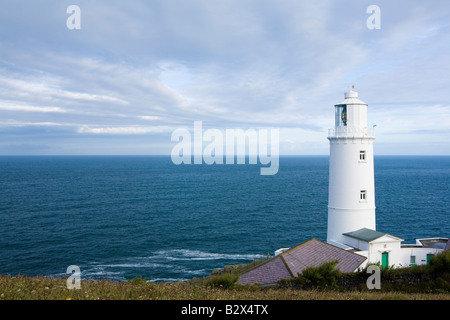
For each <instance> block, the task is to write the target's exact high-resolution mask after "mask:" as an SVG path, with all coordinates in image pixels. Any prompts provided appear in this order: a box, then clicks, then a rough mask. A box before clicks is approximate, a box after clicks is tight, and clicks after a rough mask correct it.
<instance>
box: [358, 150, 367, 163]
mask: <svg viewBox="0 0 450 320" xmlns="http://www.w3.org/2000/svg"><path fill="white" fill-rule="evenodd" d="M359 160H360V161H366V151H365V150H361V151H360V152H359Z"/></svg>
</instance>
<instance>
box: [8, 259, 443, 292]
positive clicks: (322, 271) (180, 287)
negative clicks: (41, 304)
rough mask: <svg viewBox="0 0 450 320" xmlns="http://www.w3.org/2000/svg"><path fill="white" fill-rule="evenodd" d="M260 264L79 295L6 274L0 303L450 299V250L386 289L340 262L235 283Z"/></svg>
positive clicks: (88, 286)
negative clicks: (339, 268) (344, 280)
mask: <svg viewBox="0 0 450 320" xmlns="http://www.w3.org/2000/svg"><path fill="white" fill-rule="evenodd" d="M260 262H261V260H259V261H254V262H252V263H250V264H248V265H238V266H226V267H225V268H224V269H222V270H215V271H213V272H212V273H211V275H209V276H208V277H204V278H194V279H192V280H189V281H184V282H174V283H158V284H157V283H152V282H148V281H146V279H145V278H141V277H139V278H135V279H132V280H129V281H125V282H115V281H110V280H83V279H81V289H79V290H78V289H72V290H69V289H68V288H67V280H66V279H64V278H50V277H25V276H16V277H12V276H9V275H4V276H0V300H67V299H70V300H450V251H446V252H445V253H443V254H441V255H438V256H436V257H434V258H433V259H432V261H431V263H430V265H425V266H415V267H410V268H403V269H388V270H383V272H382V284H381V290H368V289H367V287H366V286H365V280H366V279H367V275H366V274H364V270H363V271H361V273H352V274H341V273H339V272H335V271H334V269H333V268H334V265H335V262H331V263H328V264H326V265H322V266H320V267H317V268H310V269H308V270H307V272H305V276H304V277H302V276H299V277H296V278H293V279H290V280H289V281H285V284H286V283H287V284H288V285H285V286H278V287H273V288H262V287H259V286H258V285H253V286H242V285H237V284H235V281H236V280H237V279H238V278H239V276H240V275H241V274H242V273H244V272H245V271H246V270H248V269H249V268H252V267H253V266H255V265H256V264H258V263H260ZM340 277H355V278H357V279H360V284H359V285H358V286H357V287H355V288H353V289H343V288H342V287H340V286H339V283H340V282H339V280H340ZM311 284H312V285H311Z"/></svg>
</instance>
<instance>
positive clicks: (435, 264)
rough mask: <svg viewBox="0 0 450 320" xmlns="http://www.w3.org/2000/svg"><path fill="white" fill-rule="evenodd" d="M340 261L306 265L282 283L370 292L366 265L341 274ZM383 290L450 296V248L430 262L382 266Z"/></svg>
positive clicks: (285, 284) (319, 288) (294, 286)
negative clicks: (402, 266)
mask: <svg viewBox="0 0 450 320" xmlns="http://www.w3.org/2000/svg"><path fill="white" fill-rule="evenodd" d="M337 263H338V261H332V262H327V263H324V264H322V265H321V266H319V267H315V268H306V269H305V270H304V271H303V273H302V274H301V275H298V276H297V277H294V278H291V279H286V280H282V281H280V282H279V285H280V287H282V288H296V289H301V290H310V289H316V290H322V291H323V290H328V291H329V290H335V291H351V290H358V291H360V292H362V291H369V289H368V288H367V284H366V281H367V278H368V276H369V275H368V273H367V267H368V266H367V267H366V268H365V269H364V270H360V271H359V272H353V273H347V274H342V273H340V272H339V271H338V270H336V269H335V266H336V264H337ZM379 267H380V270H381V276H380V278H381V281H380V282H381V289H380V291H381V292H404V293H443V294H447V295H450V251H449V250H447V251H443V252H441V253H440V254H438V255H436V256H434V257H433V258H432V259H431V261H430V264H429V265H420V266H412V267H408V268H384V269H383V268H381V266H379Z"/></svg>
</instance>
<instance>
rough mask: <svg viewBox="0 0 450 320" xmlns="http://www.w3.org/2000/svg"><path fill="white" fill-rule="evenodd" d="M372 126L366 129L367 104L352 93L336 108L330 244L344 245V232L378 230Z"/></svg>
mask: <svg viewBox="0 0 450 320" xmlns="http://www.w3.org/2000/svg"><path fill="white" fill-rule="evenodd" d="M373 131H374V130H373V127H372V128H368V127H367V104H366V103H364V102H363V101H361V100H359V99H358V93H357V92H355V91H353V90H350V91H349V92H346V93H345V99H344V100H343V101H342V102H341V103H339V104H337V105H335V127H334V129H330V130H329V134H328V140H330V171H329V173H330V177H329V194H328V231H327V242H328V243H330V244H335V245H339V244H342V243H344V236H343V233H347V232H352V231H355V230H359V229H361V228H368V229H372V230H375V228H376V227H375V183H374V165H373V141H374V139H375V136H374V132H373Z"/></svg>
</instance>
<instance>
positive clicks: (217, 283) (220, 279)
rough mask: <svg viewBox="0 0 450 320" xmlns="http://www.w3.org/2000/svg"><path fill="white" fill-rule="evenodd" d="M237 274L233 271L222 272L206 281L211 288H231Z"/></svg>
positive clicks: (237, 277)
mask: <svg viewBox="0 0 450 320" xmlns="http://www.w3.org/2000/svg"><path fill="white" fill-rule="evenodd" d="M238 279H239V276H238V275H237V274H235V273H223V274H221V275H218V276H215V277H213V278H211V279H210V280H209V281H208V285H209V286H210V287H212V288H224V289H231V288H233V287H234V285H235V282H236V281H238Z"/></svg>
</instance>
